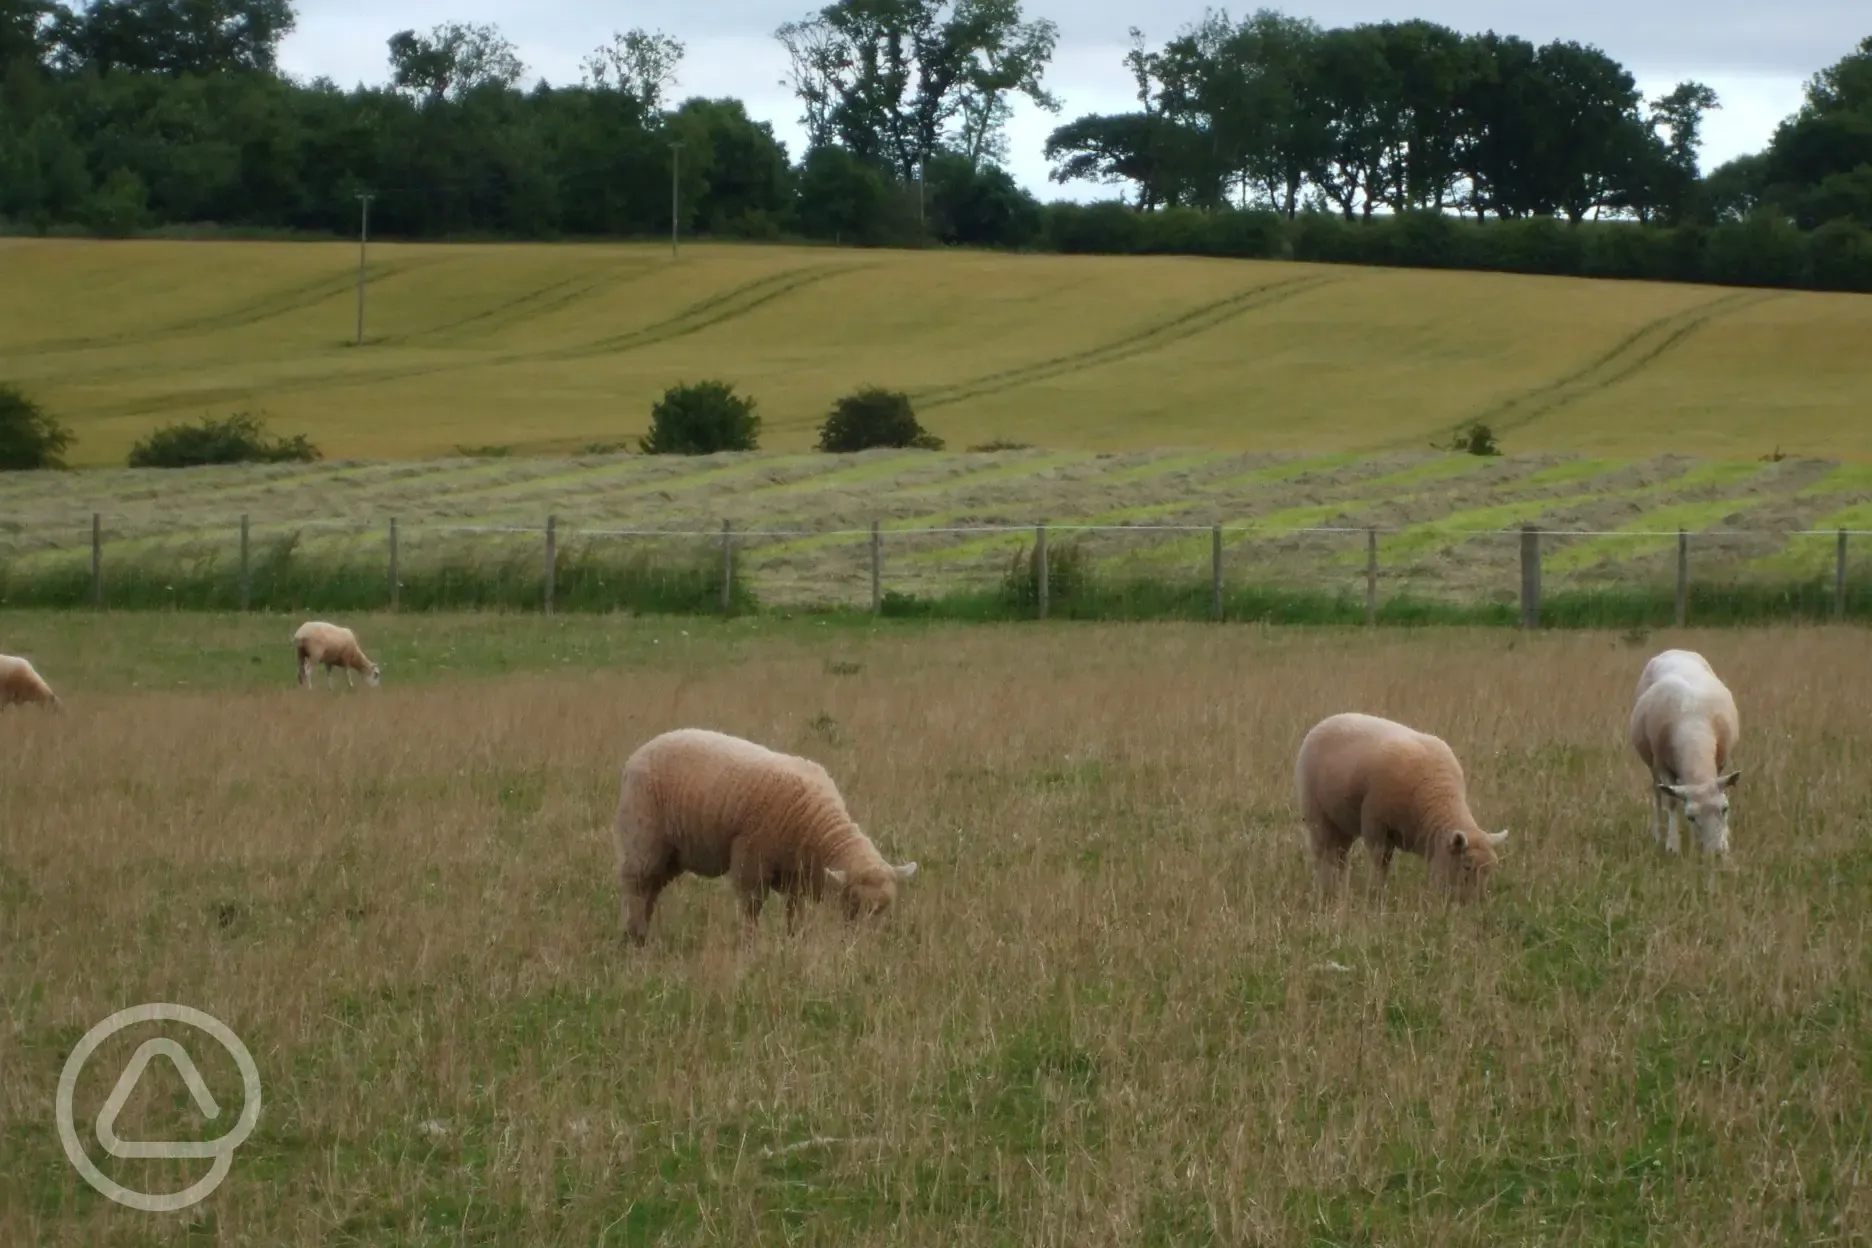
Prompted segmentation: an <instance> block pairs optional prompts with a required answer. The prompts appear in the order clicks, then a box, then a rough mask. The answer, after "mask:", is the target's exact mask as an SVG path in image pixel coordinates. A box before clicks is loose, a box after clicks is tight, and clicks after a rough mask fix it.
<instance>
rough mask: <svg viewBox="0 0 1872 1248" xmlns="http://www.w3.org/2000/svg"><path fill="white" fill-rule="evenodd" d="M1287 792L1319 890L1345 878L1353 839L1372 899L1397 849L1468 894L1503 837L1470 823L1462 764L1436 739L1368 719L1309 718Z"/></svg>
mask: <svg viewBox="0 0 1872 1248" xmlns="http://www.w3.org/2000/svg"><path fill="white" fill-rule="evenodd" d="M1294 788H1295V790H1296V793H1297V795H1298V797H1299V801H1300V811H1301V817H1302V818H1303V819H1304V820H1305V821H1306V826H1307V847H1308V849H1309V851H1310V853H1311V856H1312V859H1313V872H1314V876H1315V878H1316V879H1317V880H1318V882H1319V885H1320V888H1321V889H1322V891H1324V892H1325V893H1326V894H1328V895H1331V894H1332V893H1334V892H1336V891H1337V890H1338V886H1339V884H1340V882H1341V881H1342V880H1343V879H1344V877H1345V871H1346V854H1347V851H1349V850H1350V849H1351V848H1352V843H1353V842H1354V841H1360V840H1362V841H1364V842H1365V848H1366V849H1367V850H1368V851H1369V852H1370V854H1371V859H1372V866H1373V868H1374V870H1375V871H1376V875H1375V877H1374V879H1373V883H1372V891H1373V894H1374V895H1376V894H1377V893H1379V892H1381V891H1382V890H1383V888H1384V885H1385V880H1386V877H1387V876H1388V874H1389V873H1390V868H1391V855H1392V853H1393V852H1394V851H1396V850H1399V849H1402V850H1404V851H1405V852H1406V853H1411V854H1420V855H1422V856H1423V857H1424V858H1425V859H1426V860H1427V863H1428V866H1429V872H1430V878H1431V879H1432V880H1434V881H1436V883H1437V884H1439V885H1440V886H1442V887H1443V888H1445V889H1448V890H1449V891H1451V892H1452V893H1454V894H1456V895H1458V896H1461V897H1472V896H1474V895H1476V894H1478V893H1479V892H1481V891H1482V889H1483V887H1484V886H1485V885H1486V884H1487V883H1488V881H1489V880H1490V878H1491V877H1492V876H1493V873H1494V870H1495V866H1496V862H1497V858H1496V854H1495V847H1496V846H1498V845H1500V844H1501V843H1502V841H1504V840H1505V839H1507V836H1508V833H1507V831H1506V830H1503V831H1501V832H1484V831H1483V830H1482V828H1481V826H1480V825H1478V824H1477V823H1476V819H1475V816H1474V815H1472V814H1471V813H1470V812H1469V801H1468V797H1467V794H1466V792H1465V786H1464V782H1463V771H1462V764H1461V763H1459V762H1457V761H1456V755H1455V753H1454V752H1453V751H1452V750H1451V749H1450V747H1449V746H1448V745H1447V744H1445V743H1444V742H1443V740H1442V739H1441V738H1439V737H1434V736H1431V735H1430V734H1429V733H1427V732H1418V731H1417V730H1416V729H1414V728H1407V727H1405V726H1404V725H1403V724H1400V723H1396V722H1394V721H1392V720H1389V719H1380V718H1378V717H1377V716H1375V715H1361V714H1357V713H1346V714H1340V715H1331V716H1328V717H1327V718H1325V719H1323V720H1321V721H1320V722H1319V723H1317V724H1315V725H1314V726H1313V729H1312V731H1310V732H1308V733H1307V735H1306V739H1305V740H1304V741H1302V742H1301V743H1300V753H1299V757H1298V758H1297V759H1296V761H1295V763H1294Z"/></svg>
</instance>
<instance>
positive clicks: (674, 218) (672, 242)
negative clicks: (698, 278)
mask: <svg viewBox="0 0 1872 1248" xmlns="http://www.w3.org/2000/svg"><path fill="white" fill-rule="evenodd" d="M669 150H670V167H669V254H670V259H672V260H674V259H675V258H676V224H677V222H679V221H681V220H682V216H681V211H682V202H681V194H680V192H679V190H678V187H677V181H676V175H677V172H678V171H679V170H681V168H682V144H680V143H672V144H670V145H669Z"/></svg>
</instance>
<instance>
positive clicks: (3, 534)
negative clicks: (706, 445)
mask: <svg viewBox="0 0 1872 1248" xmlns="http://www.w3.org/2000/svg"><path fill="white" fill-rule="evenodd" d="M93 512H97V513H100V514H101V515H102V518H103V519H102V523H103V531H104V535H105V540H106V543H107V545H106V549H105V560H104V561H105V579H106V585H107V601H111V602H115V603H118V604H120V605H163V604H165V603H173V605H183V606H187V605H202V602H204V601H207V600H206V599H202V600H201V601H197V600H198V599H200V594H199V593H198V592H197V591H196V590H194V589H190V588H189V587H188V586H189V585H194V584H197V583H198V582H201V581H202V580H203V578H208V579H211V580H214V581H215V583H216V584H217V585H218V586H219V590H218V591H217V592H218V593H219V595H220V596H219V597H218V598H215V599H214V601H218V602H220V603H222V604H223V605H232V604H233V603H234V602H236V601H237V599H235V598H233V597H230V595H231V594H233V593H234V588H233V587H234V586H235V584H236V581H237V575H236V568H237V566H238V558H239V520H240V516H241V515H243V514H247V515H249V516H250V540H251V541H252V543H253V546H252V550H253V552H254V553H253V555H252V558H253V559H254V560H256V561H257V562H267V561H269V560H272V561H273V563H267V566H268V567H272V566H273V564H274V563H277V562H278V560H277V559H275V553H276V552H280V551H285V550H286V549H287V548H288V547H290V550H291V552H292V558H294V559H298V560H300V561H301V567H302V571H301V572H300V573H297V574H295V575H296V576H297V580H293V581H292V582H291V585H286V586H285V587H283V588H281V589H280V590H279V591H278V592H277V593H274V592H271V591H269V594H268V595H267V596H266V597H265V599H264V600H265V602H266V603H267V604H269V605H271V606H272V607H274V608H276V609H294V608H296V607H297V606H299V605H301V604H303V603H304V602H307V601H311V599H307V598H305V597H294V594H297V593H300V592H301V589H303V588H304V587H307V586H312V587H325V588H326V589H329V588H330V587H331V586H333V585H335V584H337V583H339V582H344V583H345V584H347V585H350V584H353V583H355V585H356V590H355V593H349V592H348V593H347V594H343V595H338V596H336V597H333V596H332V595H331V594H327V595H326V597H324V598H320V599H317V601H320V602H329V603H331V604H332V605H331V606H330V607H329V609H332V610H337V609H340V608H343V609H352V608H355V607H364V608H371V607H376V606H379V605H383V604H384V603H385V601H386V600H387V596H388V584H389V580H388V571H387V568H388V556H389V552H388V532H389V520H390V518H391V517H395V518H396V519H397V520H398V523H399V526H400V528H399V541H400V550H399V554H400V559H401V562H400V565H399V571H400V574H401V576H402V578H403V579H404V581H405V582H406V589H407V596H406V598H405V601H406V602H407V603H410V604H412V605H416V604H418V603H419V601H420V600H421V599H422V597H423V593H422V591H420V590H419V589H418V588H415V587H414V583H415V581H416V580H417V579H421V578H424V577H427V578H428V580H429V581H430V582H435V581H437V579H438V577H439V576H440V575H441V573H440V572H438V571H437V569H443V570H445V571H446V570H448V569H455V570H456V572H452V573H450V574H451V575H456V574H458V573H459V575H461V576H468V575H470V574H471V573H472V570H473V569H476V568H479V569H482V572H481V573H478V574H475V575H479V576H480V578H481V579H482V580H485V581H489V582H492V581H495V580H501V581H502V582H503V583H504V584H508V585H509V588H511V589H512V591H513V593H512V595H510V597H509V598H507V599H503V600H502V601H506V602H508V603H509V605H513V604H516V603H524V604H525V605H536V604H537V603H538V601H539V585H540V579H541V575H542V569H543V567H544V543H543V536H542V530H543V529H544V526H545V521H546V517H547V516H548V515H549V514H551V515H555V516H556V517H557V520H558V524H559V526H560V535H559V536H560V541H559V551H560V553H561V555H562V557H563V558H565V559H568V560H571V559H576V558H579V557H582V556H586V555H589V556H592V557H594V558H599V557H602V558H606V559H613V560H615V559H622V558H625V557H637V556H641V557H643V558H646V559H654V560H659V561H662V562H664V563H675V564H681V565H683V566H685V567H687V566H690V565H694V566H696V567H698V568H699V569H700V571H699V572H698V573H697V575H698V576H699V578H700V581H699V584H700V589H699V590H698V591H696V593H694V594H692V595H691V597H692V598H696V599H697V600H698V601H700V602H702V603H704V604H707V603H709V602H713V601H715V600H716V599H717V598H718V594H716V593H715V592H714V591H713V590H711V588H710V578H711V577H718V574H717V573H715V572H713V571H712V569H713V567H714V566H715V565H716V563H717V561H718V560H719V549H720V541H719V536H718V535H719V530H720V527H721V524H722V522H723V521H724V520H726V521H729V522H731V523H732V525H733V526H734V528H735V530H736V531H738V532H746V531H749V530H767V531H772V530H778V531H780V532H781V534H782V535H781V536H767V537H761V536H747V537H743V538H741V539H738V541H739V545H738V555H737V559H738V563H737V567H738V568H739V569H740V570H741V571H742V572H743V573H744V574H745V576H746V579H747V582H748V585H749V588H750V589H751V591H752V592H753V593H754V595H755V596H756V598H757V599H758V600H759V601H760V602H761V603H763V604H765V605H768V606H775V607H805V606H823V605H837V606H857V607H868V605H869V603H870V593H871V586H870V548H869V536H868V533H867V529H868V526H869V525H870V524H871V522H872V521H873V520H876V521H878V522H879V524H880V527H881V532H882V543H883V545H882V551H883V569H882V576H881V584H882V586H883V587H884V588H885V589H887V590H889V591H892V592H894V593H900V594H915V595H921V596H926V597H927V596H931V595H940V594H945V593H957V592H975V591H981V590H984V589H986V588H990V587H992V586H994V585H995V584H997V583H998V582H999V581H1000V580H1001V579H1002V578H1003V577H1004V576H1005V574H1006V571H1007V567H1008V564H1009V561H1010V559H1011V558H1012V556H1013V554H1014V552H1015V551H1017V550H1018V549H1019V548H1020V547H1021V546H1022V545H1023V544H1025V543H1029V542H1031V540H1032V535H1031V533H1030V532H1020V533H1012V534H1009V533H999V534H981V533H970V532H956V531H948V532H923V531H922V530H932V529H936V530H941V529H948V530H955V529H960V528H966V527H967V526H975V525H1031V524H1033V523H1036V522H1038V521H1043V520H1044V521H1047V522H1049V523H1053V524H1068V525H1075V524H1081V525H1082V524H1098V525H1109V526H1123V527H1121V528H1119V529H1118V530H1117V531H1104V532H1096V533H1082V532H1072V531H1061V532H1059V533H1056V534H1054V536H1053V539H1052V540H1053V541H1054V542H1055V543H1065V544H1072V543H1078V544H1080V546H1081V547H1082V548H1083V550H1084V552H1085V554H1086V555H1087V557H1088V558H1089V559H1090V560H1091V562H1092V564H1093V565H1094V566H1096V567H1098V568H1101V569H1104V570H1105V571H1107V572H1109V573H1110V574H1111V575H1114V576H1117V575H1124V576H1135V577H1142V578H1150V579H1152V580H1154V581H1158V582H1162V583H1166V584H1178V585H1201V586H1203V587H1206V586H1207V585H1208V582H1209V574H1210V560H1211V557H1212V552H1211V536H1210V534H1209V533H1208V532H1206V531H1202V532H1184V533H1178V532H1169V531H1164V530H1162V529H1160V528H1153V527H1152V526H1164V525H1190V526H1208V525H1210V524H1212V523H1223V524H1225V525H1226V526H1228V529H1227V531H1226V532H1225V534H1224V563H1225V576H1226V579H1227V581H1228V583H1229V584H1230V585H1231V586H1235V587H1256V588H1259V589H1263V590H1272V589H1291V590H1304V591H1308V592H1321V593H1341V592H1343V593H1345V594H1349V595H1352V596H1354V597H1356V598H1358V599H1359V600H1360V602H1362V601H1363V593H1364V577H1365V538H1364V535H1363V534H1362V533H1357V532H1353V533H1337V534H1335V533H1313V534H1303V533H1295V532H1294V531H1293V530H1295V529H1300V528H1309V527H1350V528H1358V527H1362V526H1366V525H1372V526H1376V527H1378V528H1379V529H1381V530H1383V532H1382V534H1381V537H1380V541H1379V552H1378V553H1379V563H1380V593H1381V596H1382V597H1383V598H1385V599H1387V600H1388V599H1390V598H1393V597H1398V596H1405V597H1413V598H1423V599H1434V600H1441V601H1447V602H1463V603H1508V602H1512V601H1513V600H1514V598H1515V595H1516V593H1517V591H1518V585H1519V571H1518V559H1519V557H1520V556H1519V541H1518V538H1517V537H1516V536H1514V535H1512V534H1511V535H1507V536H1503V535H1501V534H1500V533H1499V531H1500V530H1508V529H1513V528H1515V527H1517V526H1519V525H1521V524H1524V523H1533V524H1540V525H1542V526H1544V527H1547V528H1550V529H1561V530H1589V531H1595V532H1598V533H1601V534H1604V535H1603V536H1592V537H1579V538H1552V539H1549V544H1548V547H1547V551H1546V554H1545V556H1544V562H1545V567H1544V571H1543V577H1544V585H1545V588H1547V589H1548V590H1550V591H1553V592H1562V591H1565V590H1567V589H1569V588H1583V589H1594V590H1597V589H1604V588H1606V587H1622V588H1623V589H1627V590H1629V589H1631V588H1632V587H1643V588H1646V589H1650V590H1656V591H1659V592H1661V593H1664V594H1665V595H1667V596H1668V594H1669V593H1670V592H1672V590H1673V587H1674V584H1675V564H1674V561H1675V558H1676V549H1675V539H1674V538H1672V537H1655V536H1648V534H1653V533H1657V532H1660V531H1662V532H1667V533H1668V532H1674V531H1675V530H1676V529H1677V528H1678V527H1680V526H1681V527H1683V528H1685V529H1687V530H1689V531H1691V532H1694V533H1696V534H1698V536H1697V538H1696V540H1695V542H1694V544H1693V548H1692V572H1693V582H1694V583H1695V584H1697V585H1698V586H1705V585H1714V584H1719V583H1735V584H1763V583H1768V584H1777V585H1779V584H1788V583H1794V582H1801V581H1806V582H1811V583H1816V584H1817V583H1819V582H1820V581H1822V580H1824V581H1826V582H1827V584H1828V586H1830V583H1831V576H1832V573H1833V566H1834V560H1835V543H1834V539H1833V537H1832V535H1831V534H1830V533H1828V534H1826V535H1823V536H1810V537H1789V536H1786V534H1788V533H1790V532H1798V531H1801V530H1810V529H1818V530H1831V529H1834V528H1840V527H1844V528H1849V529H1865V528H1868V527H1872V466H1868V465H1863V464H1857V463H1839V462H1833V461H1826V460H1814V459H1799V458H1788V459H1783V460H1780V461H1778V462H1761V461H1758V460H1744V461H1721V460H1715V461H1699V460H1694V459H1690V458H1686V457H1682V456H1659V457H1654V458H1650V459H1641V460H1629V459H1621V458H1617V457H1605V456H1600V457H1578V456H1571V457H1569V456H1560V455H1510V456H1504V457H1501V458H1495V459H1487V458H1480V457H1476V456H1472V455H1459V454H1452V453H1441V454H1439V453H1436V452H1430V451H1416V452H1400V453H1395V454H1390V455H1376V456H1367V455H1361V454H1359V453H1356V452H1332V453H1326V454H1318V455H1275V454H1248V455H1228V454H1223V453H1216V452H1184V451H1176V450H1159V451H1142V452H1132V453H1101V452H1092V451H1060V450H1049V449H1045V448H1036V449H1033V450H1027V451H1002V452H994V453H982V454H967V453H949V452H943V453H928V452H868V453H866V454H864V455H859V456H829V455H822V454H817V453H813V452H805V453H798V454H792V455H770V454H762V455H739V456H737V455H723V456H711V457H707V458H704V459H701V460H694V459H689V458H681V457H651V456H633V455H624V454H613V455H604V456H587V457H574V458H551V457H527V458H509V459H498V458H497V459H483V460H470V459H454V460H438V461H424V462H416V463H408V462H397V461H392V462H387V463H348V462H336V463H332V462H327V463H320V464H315V465H297V466H279V467H265V468H256V467H247V468H219V469H199V470H187V471H175V472H164V471H157V470H144V471H133V470H130V469H112V470H98V471H93V472H83V473H58V474H43V473H42V474H20V475H16V476H14V477H11V478H9V479H7V480H4V481H0V603H6V602H11V603H14V604H19V603H22V602H28V603H30V602H38V603H44V604H47V605H50V604H51V603H53V602H58V601H63V600H64V599H62V598H60V597H59V595H65V597H67V598H71V599H72V600H74V601H76V600H85V601H88V598H87V597H86V595H88V593H89V585H90V536H91V516H92V514H93ZM503 527H513V528H525V529H527V530H528V531H527V532H524V533H501V532H486V531H474V532H461V531H458V530H460V529H462V528H467V529H474V530H485V529H487V528H496V529H498V528H503ZM594 530H596V531H599V534H600V535H591V533H592V531H594ZM620 530H625V531H633V532H635V533H636V534H637V535H634V536H618V535H615V534H616V533H617V532H618V531H620ZM645 530H650V531H662V532H666V531H672V530H673V531H678V532H689V533H700V534H713V535H715V536H701V537H688V538H672V537H655V536H645V535H642V532H643V531H645ZM604 533H611V534H613V535H609V536H607V535H602V534H604ZM581 534H585V535H583V536H582V535H581ZM1856 542H1857V544H1855V545H1851V546H1849V551H1848V554H1849V569H1848V570H1849V574H1850V579H1851V581H1852V583H1853V585H1855V586H1863V585H1872V575H1869V574H1868V569H1869V568H1872V563H1868V561H1869V560H1872V542H1868V541H1867V540H1866V539H1865V538H1859V539H1856ZM284 557H285V556H283V555H281V556H280V558H284ZM463 569H467V570H468V571H462V570H463ZM489 569H491V570H489ZM268 575H271V574H270V573H269V574H268ZM9 576H10V578H11V579H10V580H9ZM217 578H218V579H217ZM276 579H277V578H276ZM289 579H290V578H289ZM574 579H575V578H574V576H573V574H572V573H571V572H569V571H566V570H563V569H562V573H561V581H562V584H566V585H568V586H570V585H571V584H572V581H573V580H574ZM184 582H186V584H184ZM717 583H718V580H717ZM178 585H181V586H182V588H180V589H175V588H174V587H176V586H178ZM293 585H297V586H300V587H301V589H294V588H292V586H293ZM166 587H167V588H166ZM171 590H174V592H173V593H171ZM1855 592H1857V590H1855ZM568 593H569V594H570V595H571V597H568V598H566V599H562V601H568V602H570V601H572V600H573V599H574V598H576V597H577V594H576V591H573V590H568ZM1827 593H1828V594H1829V595H1830V588H1829V589H1828V590H1827ZM191 595H194V596H193V597H191ZM1829 600H1830V598H1829ZM1204 601H1205V602H1206V601H1207V600H1206V597H1205V598H1204ZM462 605H466V602H463V604H462ZM321 609H325V608H321ZM1203 609H1204V610H1206V609H1207V608H1206V607H1204V608H1203ZM1666 609H1668V603H1667V604H1666Z"/></svg>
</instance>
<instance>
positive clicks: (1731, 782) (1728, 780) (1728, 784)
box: [1722, 767, 1742, 789]
mask: <svg viewBox="0 0 1872 1248" xmlns="http://www.w3.org/2000/svg"><path fill="white" fill-rule="evenodd" d="M1741 778H1742V769H1741V768H1740V767H1738V768H1736V769H1735V770H1734V771H1732V772H1730V773H1729V774H1728V775H1726V776H1724V777H1723V778H1722V787H1723V788H1725V789H1733V788H1735V782H1736V781H1738V780H1740V779H1741Z"/></svg>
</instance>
